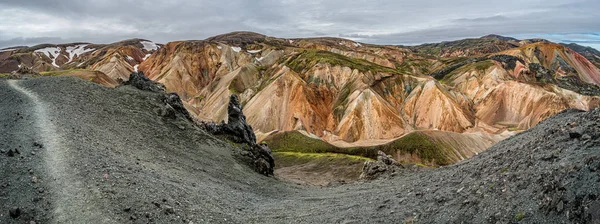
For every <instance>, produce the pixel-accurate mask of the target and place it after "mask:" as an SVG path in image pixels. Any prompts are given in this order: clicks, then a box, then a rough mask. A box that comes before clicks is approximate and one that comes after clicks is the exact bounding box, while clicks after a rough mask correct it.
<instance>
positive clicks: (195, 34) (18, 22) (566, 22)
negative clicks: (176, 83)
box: [0, 0, 600, 49]
mask: <svg viewBox="0 0 600 224" xmlns="http://www.w3.org/2000/svg"><path fill="white" fill-rule="evenodd" d="M598 18H600V1H599V0H569V1H564V0H518V1H512V0H503V1H482V0H473V1H467V0H429V1H428V0H380V1H375V0H372V1H367V0H355V1H352V0H278V1H276V0H227V1H223V0H221V1H208V0H165V1H156V0H135V1H134V0H0V49H1V48H5V47H10V46H19V45H28V46H30V45H35V44H40V43H54V44H59V43H69V42H91V43H112V42H117V41H120V40H124V39H129V38H143V39H149V40H153V41H155V42H158V43H166V42H169V41H176V40H201V39H205V38H207V37H210V36H214V35H218V34H223V33H228V32H232V31H253V32H257V33H262V34H265V35H268V36H274V37H281V38H294V37H322V36H330V37H342V38H348V39H352V40H355V41H359V42H364V43H373V44H399V45H415V44H421V43H434V42H441V41H450V40H457V39H463V38H470V37H480V36H484V35H487V34H492V33H493V34H499V35H504V36H512V37H515V38H519V39H526V38H544V39H548V40H551V41H554V42H565V43H577V44H581V45H585V46H592V47H594V48H596V49H600V22H598Z"/></svg>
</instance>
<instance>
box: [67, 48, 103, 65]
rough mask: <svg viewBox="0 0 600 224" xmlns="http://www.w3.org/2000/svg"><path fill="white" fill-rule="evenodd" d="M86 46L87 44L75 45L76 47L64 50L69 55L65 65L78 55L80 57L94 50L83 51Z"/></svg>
mask: <svg viewBox="0 0 600 224" xmlns="http://www.w3.org/2000/svg"><path fill="white" fill-rule="evenodd" d="M86 46H87V44H80V45H76V46H68V47H67V49H66V51H67V53H68V54H69V61H68V62H67V63H69V62H71V61H73V58H75V57H77V56H79V55H82V54H85V53H87V52H90V51H94V50H96V49H94V48H88V49H85V47H86Z"/></svg>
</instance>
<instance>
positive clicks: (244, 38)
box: [206, 31, 267, 45]
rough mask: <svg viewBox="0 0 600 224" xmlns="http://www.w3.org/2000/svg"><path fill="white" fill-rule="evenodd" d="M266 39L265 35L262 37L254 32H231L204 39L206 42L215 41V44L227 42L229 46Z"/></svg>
mask: <svg viewBox="0 0 600 224" xmlns="http://www.w3.org/2000/svg"><path fill="white" fill-rule="evenodd" d="M266 37H267V36H266V35H263V34H260V33H255V32H249V31H235V32H231V33H226V34H221V35H217V36H213V37H209V38H206V40H207V41H216V42H227V43H229V44H234V45H240V44H241V45H243V44H249V43H254V42H255V41H261V40H264V39H265V38H266Z"/></svg>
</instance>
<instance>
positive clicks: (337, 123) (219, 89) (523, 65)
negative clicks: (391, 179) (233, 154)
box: [0, 32, 600, 159]
mask: <svg viewBox="0 0 600 224" xmlns="http://www.w3.org/2000/svg"><path fill="white" fill-rule="evenodd" d="M515 40H516V39H514V38H508V37H502V36H497V35H487V36H484V37H482V38H474V39H465V40H461V41H458V42H443V43H439V44H433V45H424V46H416V47H406V48H405V47H401V46H381V45H372V44H363V43H359V42H355V41H352V40H347V39H341V38H277V37H269V36H266V35H262V34H258V33H253V32H233V33H227V34H222V35H217V36H214V37H209V38H207V39H205V40H198V41H175V42H170V43H167V44H164V45H161V44H155V43H153V42H152V43H147V44H148V46H147V45H144V44H143V43H142V42H144V41H146V40H143V39H131V40H125V41H121V42H116V43H113V44H111V45H106V46H102V47H101V48H97V49H96V48H95V49H94V50H93V51H90V52H85V53H84V54H82V56H79V55H78V56H77V57H72V58H74V59H73V62H70V64H68V63H66V62H65V61H68V60H69V58H70V57H69V56H65V55H66V54H64V53H63V52H66V50H65V49H63V48H60V54H58V55H57V56H54V55H53V54H50V53H49V54H47V55H44V54H43V53H36V52H24V51H25V50H23V51H18V52H14V51H6V52H0V72H7V71H9V70H12V69H16V68H17V67H18V66H21V65H24V66H28V67H29V66H32V68H33V70H35V71H39V72H42V73H45V74H57V75H61V74H63V73H62V72H58V71H62V70H65V69H73V68H75V69H81V70H86V71H98V72H102V73H103V74H105V75H106V76H108V77H110V78H111V79H113V80H115V81H116V82H117V83H118V82H119V81H124V80H126V79H127V78H128V77H129V73H131V72H135V71H138V70H139V71H144V73H145V74H146V75H147V76H148V77H149V78H150V79H152V80H154V81H157V82H160V83H162V84H164V85H165V86H166V88H167V90H168V91H171V92H176V93H178V94H179V95H180V96H181V98H182V100H183V103H184V105H185V107H186V108H187V109H188V111H189V112H190V113H191V114H192V115H193V116H195V117H196V118H198V119H202V120H212V121H215V122H219V121H221V120H225V119H226V106H224V105H226V104H224V103H223V102H226V101H227V99H228V98H229V95H230V94H232V93H235V94H239V95H240V100H241V102H242V104H243V105H244V113H245V114H246V116H247V120H248V122H249V123H250V124H251V125H252V126H253V127H254V130H255V132H256V134H257V135H258V136H265V135H268V133H274V131H277V132H286V131H305V132H306V133H307V134H310V135H314V136H317V137H318V138H320V139H321V140H322V141H325V142H330V143H336V144H339V145H347V144H350V145H352V144H356V145H372V144H379V143H377V142H385V141H389V140H392V139H396V138H399V137H401V136H403V135H406V134H409V133H412V132H415V131H422V130H439V131H449V132H456V133H458V134H469V133H482V134H485V135H493V136H495V137H492V138H491V139H496V140H498V139H502V138H506V137H507V136H510V135H513V134H515V133H517V132H518V131H523V130H527V129H529V128H531V127H533V126H535V125H536V124H537V123H539V122H540V121H541V120H543V119H545V118H547V117H549V116H551V115H553V114H556V113H558V111H560V110H563V109H566V108H578V109H583V110H589V109H592V108H595V107H597V106H598V105H600V100H599V97H598V95H599V94H600V90H598V83H599V81H600V70H599V69H598V68H597V67H595V66H594V65H593V64H592V63H591V62H590V61H589V60H588V59H587V58H585V57H584V56H582V55H580V54H579V53H578V52H577V51H575V50H570V48H566V47H563V46H560V45H557V44H553V43H549V42H546V41H540V40H522V41H518V42H515ZM59 47H64V48H66V47H70V45H69V46H67V45H64V46H59ZM149 47H151V48H149ZM423 47H425V48H423ZM85 49H87V48H85V47H84V50H85ZM427 49H429V50H427ZM431 49H434V51H438V50H439V53H436V54H430V53H427V51H431ZM435 49H437V50H435ZM34 51H35V50H34ZM424 52H425V53H424ZM50 56H52V57H50ZM57 58H58V59H57ZM75 63H78V64H77V66H74V65H75ZM54 64H56V65H58V66H53V65H54ZM2 69H4V70H2ZM80 72H81V71H80ZM59 73H60V74H59ZM65 73H66V74H71V73H74V72H69V71H68V70H67V71H66V72H65ZM434 73H439V74H441V75H439V76H437V75H432V74H434ZM90 74H92V73H90ZM86 77H88V78H89V76H86ZM92 80H93V77H92ZM97 80H100V78H99V79H97ZM497 102H502V105H501V106H497V105H496V104H497ZM496 140H495V141H496ZM397 159H399V158H397Z"/></svg>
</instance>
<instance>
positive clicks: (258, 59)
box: [256, 57, 265, 61]
mask: <svg viewBox="0 0 600 224" xmlns="http://www.w3.org/2000/svg"><path fill="white" fill-rule="evenodd" d="M263 59H265V57H260V58H256V60H257V61H262V60H263Z"/></svg>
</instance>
